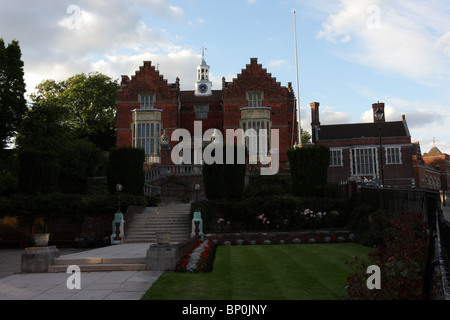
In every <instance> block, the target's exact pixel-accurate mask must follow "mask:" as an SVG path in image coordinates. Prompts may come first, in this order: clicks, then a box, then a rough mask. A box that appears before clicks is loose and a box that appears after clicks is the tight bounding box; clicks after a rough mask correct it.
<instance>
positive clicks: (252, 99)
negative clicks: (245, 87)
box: [247, 91, 264, 108]
mask: <svg viewBox="0 0 450 320" xmlns="http://www.w3.org/2000/svg"><path fill="white" fill-rule="evenodd" d="M263 99H264V92H263V91H247V101H248V106H249V107H250V108H257V107H261V106H262V101H263Z"/></svg>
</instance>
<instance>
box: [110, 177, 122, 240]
mask: <svg viewBox="0 0 450 320" xmlns="http://www.w3.org/2000/svg"><path fill="white" fill-rule="evenodd" d="M122 189H123V186H122V185H121V184H120V183H118V184H117V185H116V190H117V192H118V204H117V205H118V208H117V212H116V213H115V214H114V220H113V222H112V231H113V232H112V235H111V244H119V243H123V241H124V236H125V234H124V223H125V220H123V213H122V211H121V209H120V207H121V205H120V192H121V191H122Z"/></svg>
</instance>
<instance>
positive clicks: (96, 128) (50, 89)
mask: <svg viewBox="0 0 450 320" xmlns="http://www.w3.org/2000/svg"><path fill="white" fill-rule="evenodd" d="M118 88H119V85H118V83H117V82H116V81H113V80H112V79H111V78H109V77H108V76H106V75H103V74H101V73H90V74H88V75H86V74H84V73H81V74H78V75H75V76H73V77H70V78H68V79H67V80H65V81H55V80H46V81H43V82H41V83H40V84H39V85H38V86H37V87H36V89H37V92H36V93H35V94H32V95H31V99H32V101H34V102H37V101H39V102H40V103H47V102H52V103H56V104H58V105H60V106H63V107H64V108H66V109H67V112H69V113H70V119H69V123H67V124H66V125H68V126H69V127H70V128H71V129H74V130H75V131H76V133H77V135H78V137H80V138H87V139H88V140H89V141H91V142H93V143H94V144H95V145H96V146H97V147H99V148H101V149H102V150H109V149H110V148H112V147H114V145H115V114H116V97H117V90H118Z"/></svg>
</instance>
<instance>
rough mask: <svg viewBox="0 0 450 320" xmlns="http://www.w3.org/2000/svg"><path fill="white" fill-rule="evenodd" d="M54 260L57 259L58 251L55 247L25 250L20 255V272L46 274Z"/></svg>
mask: <svg viewBox="0 0 450 320" xmlns="http://www.w3.org/2000/svg"><path fill="white" fill-rule="evenodd" d="M56 258H59V250H58V249H56V246H49V247H30V248H25V252H24V253H23V254H22V263H21V270H22V272H24V273H43V272H48V267H49V266H51V265H52V264H53V262H54V260H55V259H56Z"/></svg>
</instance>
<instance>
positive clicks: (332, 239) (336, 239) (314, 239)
mask: <svg viewBox="0 0 450 320" xmlns="http://www.w3.org/2000/svg"><path fill="white" fill-rule="evenodd" d="M354 240H355V235H354V234H352V233H351V234H349V235H345V236H342V235H341V236H335V235H331V236H325V237H322V236H311V237H301V238H300V237H295V238H292V237H287V238H285V239H277V240H270V239H257V240H248V239H230V240H219V239H214V240H212V242H213V243H214V244H217V245H225V246H231V245H238V246H242V245H260V244H262V245H269V244H300V243H340V242H353V241H354Z"/></svg>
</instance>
